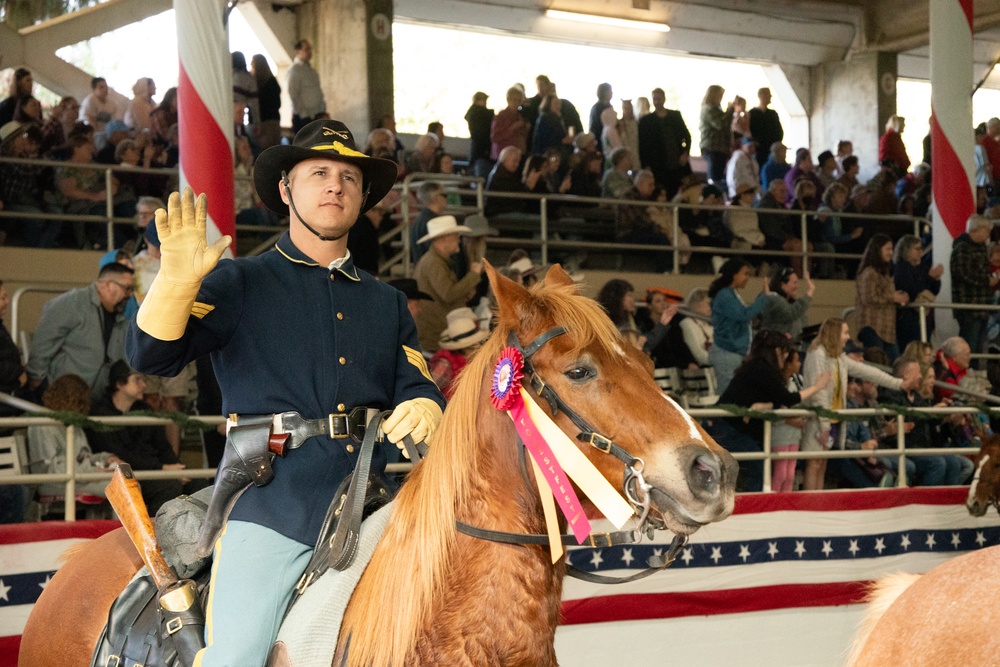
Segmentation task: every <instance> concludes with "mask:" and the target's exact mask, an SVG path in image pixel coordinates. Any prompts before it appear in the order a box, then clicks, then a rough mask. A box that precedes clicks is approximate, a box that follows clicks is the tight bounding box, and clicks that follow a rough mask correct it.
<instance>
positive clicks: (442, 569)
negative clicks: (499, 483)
mask: <svg viewBox="0 0 1000 667" xmlns="http://www.w3.org/2000/svg"><path fill="white" fill-rule="evenodd" d="M514 311H515V314H512V315H514V316H515V317H516V319H517V322H518V324H517V329H518V330H520V331H522V332H531V334H535V335H537V333H540V332H541V331H542V330H543V329H545V328H548V327H549V326H551V325H552V324H551V323H552V322H558V323H559V325H560V326H564V327H566V329H567V331H569V332H570V335H569V336H567V337H561V338H569V339H571V341H572V345H573V349H574V350H575V351H579V350H582V349H583V348H585V347H587V346H589V345H591V344H592V343H594V342H596V343H597V344H598V345H599V346H600V347H601V348H602V349H604V350H605V351H607V352H608V353H609V354H608V356H609V358H611V359H621V360H622V361H623V362H624V360H625V359H626V355H625V353H624V350H623V348H622V340H621V338H620V336H619V335H618V332H617V330H615V328H614V327H613V326H612V325H611V322H610V320H609V319H608V317H607V314H606V313H605V312H604V311H603V310H602V309H601V307H600V306H599V305H598V304H597V303H596V302H594V301H592V300H591V299H587V298H584V297H581V296H580V295H579V294H577V289H576V287H575V286H573V285H548V286H546V285H545V281H542V282H541V283H539V284H537V285H535V286H534V287H533V288H532V289H531V292H530V296H529V297H528V298H526V299H524V300H522V301H521V302H519V303H518V304H515V306H514ZM506 319H507V318H506V317H505V316H504V315H503V313H502V314H501V317H500V320H501V321H500V322H499V325H498V326H497V329H496V330H495V331H494V332H493V334H492V335H491V336H490V338H489V339H487V340H486V342H485V343H484V344H483V347H482V348H481V349H480V350H479V351H478V352H477V353H476V354H475V356H474V357H473V358H472V359H471V360H470V361H469V364H468V365H467V366H466V367H465V368H464V369H463V370H462V372H461V373H460V375H459V377H458V379H457V384H456V388H455V392H454V395H453V396H452V399H451V401H450V402H449V404H448V407H447V409H446V410H445V411H444V416H443V417H442V419H441V423H440V425H439V426H438V429H437V432H436V433H435V434H434V436H433V439H432V443H431V444H430V455H429V456H428V457H427V458H426V459H424V460H423V461H422V462H421V463H420V465H418V466H416V467H415V468H414V470H413V472H411V473H410V476H409V478H408V479H407V482H406V483H405V484H403V486H402V488H401V489H400V492H399V495H397V496H396V500H395V503H394V506H393V515H392V519H391V522H390V524H389V527H388V528H387V529H386V533H385V535H384V536H383V537H382V540H381V542H380V543H379V545H378V547H377V549H376V551H375V554H374V556H373V557H372V560H371V562H370V563H369V565H368V569H367V570H366V572H365V574H364V576H363V577H362V579H361V581H360V582H359V584H358V587H357V588H356V589H355V591H354V594H353V597H352V604H351V605H350V606H349V608H348V611H347V614H346V615H345V618H344V624H343V626H342V628H341V639H340V643H341V645H343V644H344V642H345V641H346V639H345V638H346V637H348V636H349V637H350V651H349V653H348V656H347V662H346V664H347V665H348V666H349V667H353V666H358V667H364V666H368V665H380V666H381V665H386V666H397V665H399V666H402V665H404V664H406V663H407V661H408V659H409V662H411V663H412V662H413V660H412V658H409V656H412V654H413V652H414V649H415V646H416V643H417V641H418V639H420V634H421V630H422V628H425V627H428V624H429V623H432V622H433V620H432V619H429V618H428V615H429V613H430V610H431V608H432V605H433V601H434V599H435V596H436V595H437V594H438V593H439V592H440V590H441V588H442V583H443V581H444V580H445V575H446V571H447V569H448V567H449V565H450V563H451V559H452V555H453V553H454V549H455V544H456V531H455V516H456V509H458V508H460V507H462V506H463V505H464V504H465V503H466V502H467V501H468V498H469V492H470V490H471V488H472V483H473V482H474V479H475V476H476V474H477V471H478V470H480V461H479V457H478V450H479V447H478V444H476V443H478V441H479V440H480V439H481V432H480V429H481V425H480V417H481V416H488V415H489V411H493V407H492V405H490V402H489V396H488V392H489V387H490V380H491V379H492V374H493V369H494V366H495V364H496V360H497V359H498V358H499V356H500V353H501V351H502V350H503V348H504V347H506V346H507V336H508V333H509V331H510V330H511V328H512V325H513V324H514V323H515V322H514V320H513V319H511V320H510V321H506ZM527 342H530V341H528V340H524V341H522V343H527ZM484 392H487V395H485V396H484V395H483V394H484ZM497 414H499V413H497Z"/></svg>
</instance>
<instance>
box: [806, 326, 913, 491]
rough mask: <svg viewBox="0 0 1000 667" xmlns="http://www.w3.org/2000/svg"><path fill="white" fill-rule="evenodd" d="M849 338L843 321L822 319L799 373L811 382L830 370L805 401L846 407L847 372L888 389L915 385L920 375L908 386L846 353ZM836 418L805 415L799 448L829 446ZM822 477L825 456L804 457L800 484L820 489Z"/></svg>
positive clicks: (840, 407)
mask: <svg viewBox="0 0 1000 667" xmlns="http://www.w3.org/2000/svg"><path fill="white" fill-rule="evenodd" d="M850 339H851V334H850V331H849V329H848V327H847V322H845V321H844V320H842V319H840V318H838V317H831V318H830V319H828V320H826V321H825V322H823V324H822V325H821V326H820V329H819V335H817V336H816V340H814V341H813V343H812V345H811V346H810V347H809V354H808V356H807V357H806V363H805V370H804V372H803V376H804V378H805V382H806V384H814V383H815V382H816V379H817V378H819V377H820V376H821V375H823V374H826V373H830V374H831V375H832V380H831V381H830V383H829V385H828V386H825V387H824V388H823V389H822V390H821V391H819V392H817V393H816V394H814V395H813V396H811V397H810V398H809V400H808V401H805V403H806V404H807V405H814V406H818V407H822V408H826V409H827V410H842V409H844V408H846V407H847V375H848V373H850V374H851V375H853V376H855V377H859V378H861V379H863V380H870V381H871V382H874V383H875V384H877V385H879V386H881V387H888V388H890V389H903V390H904V391H909V390H912V389H916V387H917V386H918V385H919V380H920V378H919V377H918V378H917V380H916V382H914V383H911V384H910V385H909V386H905V385H904V381H903V380H902V379H900V378H894V377H892V376H891V375H889V374H888V373H884V372H883V371H880V370H878V369H877V368H873V367H871V366H866V365H865V364H863V363H861V362H858V361H856V360H854V359H852V358H851V357H849V356H848V355H847V354H846V353H845V351H844V346H845V345H846V344H847V342H848V341H849V340H850ZM836 426H837V420H833V419H828V418H826V417H813V418H810V419H809V423H808V424H807V425H806V428H805V430H804V431H803V437H802V443H801V444H802V451H814V452H817V451H822V450H826V449H831V448H832V447H833V444H834V442H836V438H837V434H836V429H835V427H836ZM825 478H826V460H825V459H810V460H809V461H806V477H805V483H804V484H803V488H804V489H806V490H807V491H820V490H822V489H823V484H824V480H825Z"/></svg>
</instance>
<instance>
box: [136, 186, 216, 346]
mask: <svg viewBox="0 0 1000 667" xmlns="http://www.w3.org/2000/svg"><path fill="white" fill-rule="evenodd" d="M207 217H208V199H207V198H206V197H205V195H204V194H201V195H199V196H198V200H197V202H196V201H195V198H194V191H193V190H191V188H184V195H183V196H182V195H180V194H178V193H176V192H174V193H173V194H171V195H170V199H169V200H168V202H167V210H166V211H164V210H163V209H162V208H161V209H158V210H157V211H156V221H155V224H156V232H157V234H158V235H159V237H160V271H159V273H157V274H156V278H154V279H153V284H152V285H151V286H150V288H149V291H148V292H147V293H146V298H145V299H143V302H142V306H140V307H139V313H138V314H137V315H136V324H138V325H139V328H140V329H142V330H143V331H145V332H146V333H148V334H149V335H150V336H152V337H153V338H157V339H159V340H177V339H178V338H180V337H181V336H183V335H184V329H185V328H186V327H187V322H188V317H189V316H190V314H191V307H192V306H193V305H194V301H195V298H196V297H197V296H198V289H199V288H200V287H201V281H202V279H203V278H204V277H205V276H206V275H208V272H209V271H211V270H212V269H213V268H215V265H216V264H218V263H219V258H220V257H222V253H224V252H225V251H226V248H228V247H229V244H230V243H232V241H233V239H232V237H229V236H223V237H222V238H220V239H218V240H217V241H216V242H215V243H213V244H212V245H208V242H207V241H206V239H205V221H206V219H207Z"/></svg>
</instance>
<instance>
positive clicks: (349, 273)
mask: <svg viewBox="0 0 1000 667" xmlns="http://www.w3.org/2000/svg"><path fill="white" fill-rule="evenodd" d="M274 249H275V250H277V251H278V252H279V253H281V256H282V257H284V258H285V259H287V260H288V261H289V262H294V263H295V264H302V265H303V266H316V267H318V266H319V264H318V263H316V262H307V261H305V260H303V259H295V258H294V257H291V256H289V254H288V253H287V252H285V251H284V250H282V249H281V247H279V246H278V245H275V246H274ZM333 270H334V271H339V272H340V273H342V274H343V275H345V276H347V277H348V278H350V279H351V280H353V281H354V282H356V283H359V282H361V276H359V275H358V268H357V267H356V266H354V265H353V264H352V265H351V271H347V269H345V268H343V267H340V266H338V267H337V268H336V269H333Z"/></svg>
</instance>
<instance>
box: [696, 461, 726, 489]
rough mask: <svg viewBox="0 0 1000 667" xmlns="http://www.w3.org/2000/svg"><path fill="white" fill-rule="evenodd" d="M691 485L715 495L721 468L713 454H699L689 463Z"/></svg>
mask: <svg viewBox="0 0 1000 667" xmlns="http://www.w3.org/2000/svg"><path fill="white" fill-rule="evenodd" d="M690 476H691V483H692V485H693V486H694V487H696V488H698V489H700V490H702V491H708V492H709V493H716V492H717V491H718V488H719V479H720V477H721V468H720V465H719V460H718V458H717V457H716V456H715V455H714V454H699V455H697V456H695V457H694V460H693V461H692V462H691V473H690Z"/></svg>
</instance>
